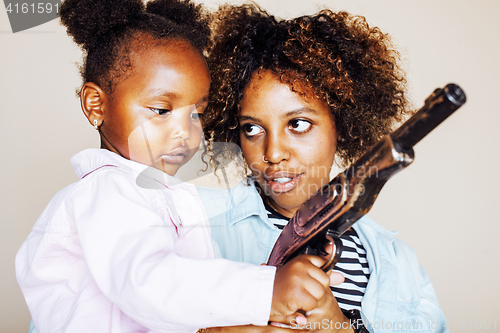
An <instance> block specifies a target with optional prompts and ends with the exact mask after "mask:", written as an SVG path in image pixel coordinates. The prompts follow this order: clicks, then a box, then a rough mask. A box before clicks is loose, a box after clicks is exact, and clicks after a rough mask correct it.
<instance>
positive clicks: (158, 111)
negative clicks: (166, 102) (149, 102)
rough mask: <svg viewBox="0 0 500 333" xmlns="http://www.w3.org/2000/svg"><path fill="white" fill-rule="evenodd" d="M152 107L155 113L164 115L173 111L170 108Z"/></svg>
mask: <svg viewBox="0 0 500 333" xmlns="http://www.w3.org/2000/svg"><path fill="white" fill-rule="evenodd" d="M150 109H151V111H153V112H155V113H157V114H159V115H160V116H162V115H164V114H167V113H169V112H172V111H170V110H168V109H156V108H150Z"/></svg>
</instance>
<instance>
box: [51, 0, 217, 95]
mask: <svg viewBox="0 0 500 333" xmlns="http://www.w3.org/2000/svg"><path fill="white" fill-rule="evenodd" d="M59 15H60V17H61V22H62V24H63V25H64V26H66V28H67V32H68V35H70V36H72V37H73V39H74V41H75V43H77V44H79V45H80V46H81V48H82V49H83V51H84V54H85V59H84V62H83V65H82V66H81V69H80V72H81V75H82V78H83V81H84V83H86V82H93V83H95V84H97V85H98V86H100V87H101V88H102V89H103V90H104V91H106V92H107V93H111V92H112V91H113V88H114V86H115V85H116V83H117V82H119V80H122V79H123V78H124V77H126V74H127V73H129V69H130V66H131V62H130V54H131V52H134V51H136V50H140V49H141V48H143V47H144V46H148V45H153V46H154V45H155V44H153V43H157V44H158V43H164V42H165V41H166V42H169V41H172V40H179V41H180V40H182V41H186V42H188V43H189V44H191V45H192V46H193V47H195V48H196V49H197V50H199V51H200V53H201V54H203V52H204V50H205V48H206V47H207V45H208V41H209V36H210V29H209V21H208V16H206V15H205V13H204V11H203V9H202V7H201V5H197V6H195V5H194V4H192V3H191V2H189V0H153V1H150V2H148V3H147V6H146V5H145V4H144V3H143V1H142V0H65V1H63V3H62V5H61V10H60V14H59Z"/></svg>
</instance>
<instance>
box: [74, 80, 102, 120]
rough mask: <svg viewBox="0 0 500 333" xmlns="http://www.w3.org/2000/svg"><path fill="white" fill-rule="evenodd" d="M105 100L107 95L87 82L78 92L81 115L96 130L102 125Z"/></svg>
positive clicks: (93, 84)
mask: <svg viewBox="0 0 500 333" xmlns="http://www.w3.org/2000/svg"><path fill="white" fill-rule="evenodd" d="M106 100H107V94H106V93H105V92H104V90H102V89H101V88H100V87H99V86H98V85H97V84H95V83H92V82H87V83H85V84H84V85H83V87H82V89H81V90H80V102H81V104H82V110H83V113H85V116H86V117H87V119H88V120H89V122H90V124H92V126H94V127H95V128H96V129H98V128H99V127H100V126H101V125H102V122H103V120H104V110H105V101H106Z"/></svg>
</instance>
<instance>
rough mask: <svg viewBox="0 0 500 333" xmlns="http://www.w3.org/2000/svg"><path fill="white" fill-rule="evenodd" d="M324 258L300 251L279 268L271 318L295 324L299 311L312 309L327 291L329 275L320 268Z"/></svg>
mask: <svg viewBox="0 0 500 333" xmlns="http://www.w3.org/2000/svg"><path fill="white" fill-rule="evenodd" d="M324 262H325V260H324V259H322V258H320V257H317V256H312V255H300V256H297V257H295V258H293V259H292V260H290V261H289V262H288V263H286V264H285V265H284V266H282V267H280V268H279V269H278V270H277V271H276V276H275V279H274V289H273V300H272V305H271V316H270V319H269V320H270V321H274V322H279V323H285V324H293V322H294V321H295V320H297V316H299V317H300V314H299V313H298V312H299V311H304V312H307V311H311V310H314V309H315V308H316V307H317V306H318V302H319V301H320V300H322V298H323V297H324V296H325V294H326V293H330V294H331V291H330V289H329V285H330V277H329V275H328V274H326V273H325V272H323V270H322V269H321V268H320V267H321V265H323V263H324Z"/></svg>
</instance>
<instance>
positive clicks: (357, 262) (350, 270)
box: [264, 201, 370, 310]
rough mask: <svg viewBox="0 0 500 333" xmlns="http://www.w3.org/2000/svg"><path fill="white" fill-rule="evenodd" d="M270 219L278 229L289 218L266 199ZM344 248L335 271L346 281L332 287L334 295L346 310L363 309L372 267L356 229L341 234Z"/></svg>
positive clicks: (282, 226)
mask: <svg viewBox="0 0 500 333" xmlns="http://www.w3.org/2000/svg"><path fill="white" fill-rule="evenodd" d="M264 206H265V208H266V212H267V216H268V218H269V221H270V222H271V223H273V224H274V225H275V226H276V227H278V229H283V228H284V227H285V225H287V223H288V221H289V219H288V218H287V217H285V216H283V215H282V214H280V213H278V212H277V211H275V210H274V209H273V208H272V207H271V206H269V205H268V203H267V202H265V201H264ZM340 240H341V241H342V245H343V246H344V249H343V251H342V255H341V256H340V260H339V261H338V262H337V264H336V265H335V267H334V268H333V270H334V271H337V272H340V273H342V275H344V277H345V281H344V283H342V284H339V285H337V286H334V287H331V286H330V289H331V290H332V293H333V295H334V296H335V298H336V299H337V302H338V304H339V307H340V308H341V309H344V310H351V309H357V310H361V299H362V298H363V295H364V294H365V290H366V286H367V284H368V279H369V278H370V268H369V267H368V261H367V259H366V250H365V248H364V247H363V244H361V241H360V240H359V237H358V234H357V233H356V231H355V230H354V229H352V228H351V229H349V230H347V231H346V232H345V233H344V234H343V235H342V236H340Z"/></svg>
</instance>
